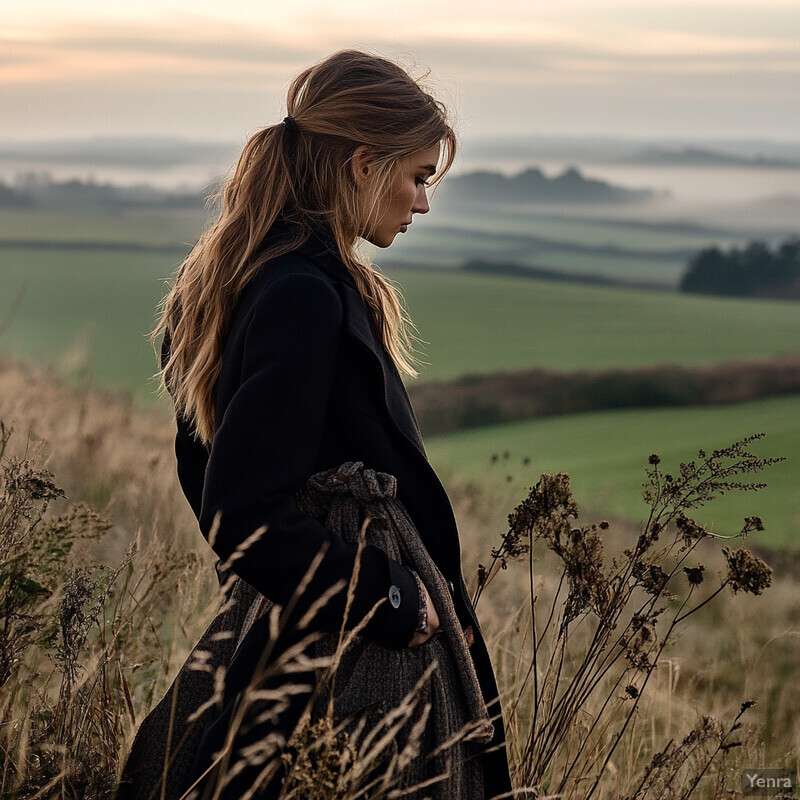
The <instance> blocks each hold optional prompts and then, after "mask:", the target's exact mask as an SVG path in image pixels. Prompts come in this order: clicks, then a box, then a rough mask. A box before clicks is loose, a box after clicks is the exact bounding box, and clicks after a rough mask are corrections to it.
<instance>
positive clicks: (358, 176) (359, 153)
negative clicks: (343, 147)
mask: <svg viewBox="0 0 800 800" xmlns="http://www.w3.org/2000/svg"><path fill="white" fill-rule="evenodd" d="M350 168H351V170H352V172H353V180H354V181H355V182H356V184H361V183H363V182H364V181H366V180H369V179H370V178H372V173H373V170H374V166H373V154H372V149H371V148H370V147H368V146H367V145H365V144H362V145H359V146H358V147H357V148H356V149H355V150H354V152H353V157H352V158H351V159H350Z"/></svg>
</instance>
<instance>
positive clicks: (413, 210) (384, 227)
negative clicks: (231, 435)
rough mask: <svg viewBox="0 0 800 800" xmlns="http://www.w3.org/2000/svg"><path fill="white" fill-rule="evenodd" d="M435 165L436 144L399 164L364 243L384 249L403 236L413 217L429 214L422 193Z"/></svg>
mask: <svg viewBox="0 0 800 800" xmlns="http://www.w3.org/2000/svg"><path fill="white" fill-rule="evenodd" d="M438 161H439V145H438V144H437V145H436V146H435V147H430V148H427V149H426V150H417V152H416V153H412V154H411V155H409V156H406V157H405V158H402V159H401V160H400V163H399V165H398V169H397V172H396V173H395V176H394V179H393V180H392V181H391V183H390V185H389V188H388V190H387V191H386V193H385V194H384V196H383V197H382V198H381V199H380V200H379V201H378V204H377V206H376V208H375V215H374V218H375V221H374V222H373V223H372V224H370V225H369V226H368V230H367V232H366V234H365V235H364V238H365V239H366V240H367V241H368V242H370V243H371V244H374V245H375V246H376V247H388V246H389V245H390V244H391V243H392V242H393V241H394V237H395V236H397V234H398V233H405V232H406V229H407V227H408V226H409V225H410V224H411V218H412V215H413V214H427V213H428V211H430V206H429V205H428V196H427V193H426V189H427V186H428V180H429V179H430V177H431V176H432V175H433V174H434V173H435V172H436V165H437V163H438Z"/></svg>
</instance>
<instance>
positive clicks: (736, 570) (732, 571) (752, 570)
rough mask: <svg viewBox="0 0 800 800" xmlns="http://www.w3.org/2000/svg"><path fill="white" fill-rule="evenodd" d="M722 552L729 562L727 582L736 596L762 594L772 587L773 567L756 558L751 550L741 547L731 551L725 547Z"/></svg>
mask: <svg viewBox="0 0 800 800" xmlns="http://www.w3.org/2000/svg"><path fill="white" fill-rule="evenodd" d="M722 552H723V553H724V554H725V559H726V561H727V562H728V576H727V579H726V580H727V582H728V583H729V584H730V587H731V590H732V591H733V593H734V594H736V593H737V592H750V593H751V594H761V593H762V592H763V591H764V589H767V588H769V587H770V586H771V585H772V567H770V566H769V565H768V564H766V563H765V562H764V561H762V560H761V559H760V558H757V557H756V556H754V555H753V554H752V553H751V552H750V551H749V550H747V549H746V548H744V547H740V548H739V549H738V550H731V549H730V548H728V547H723V548H722Z"/></svg>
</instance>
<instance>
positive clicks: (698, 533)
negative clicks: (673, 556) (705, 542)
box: [675, 513, 708, 547]
mask: <svg viewBox="0 0 800 800" xmlns="http://www.w3.org/2000/svg"><path fill="white" fill-rule="evenodd" d="M675 526H676V527H677V528H678V533H679V534H680V536H681V539H682V540H683V544H684V547H691V546H692V545H693V544H694V543H695V542H696V541H697V540H698V539H702V538H703V537H704V536H708V531H707V530H706V529H705V528H704V527H703V526H702V525H699V524H698V523H696V522H695V521H694V520H693V519H690V518H689V517H687V516H686V515H685V514H682V513H681V514H678V516H677V517H676V518H675Z"/></svg>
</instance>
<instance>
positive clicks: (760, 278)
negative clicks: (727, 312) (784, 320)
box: [680, 236, 800, 299]
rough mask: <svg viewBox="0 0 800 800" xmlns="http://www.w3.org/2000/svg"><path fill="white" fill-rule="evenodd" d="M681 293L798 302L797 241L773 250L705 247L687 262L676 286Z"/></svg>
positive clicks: (758, 245)
mask: <svg viewBox="0 0 800 800" xmlns="http://www.w3.org/2000/svg"><path fill="white" fill-rule="evenodd" d="M680 290H681V291H682V292H695V293H698V294H719V295H728V296H734V297H777V298H786V299H800V237H797V236H792V237H790V238H789V239H787V240H786V241H785V242H783V244H781V245H779V246H777V247H776V248H775V250H772V249H770V247H769V245H768V244H767V243H766V242H764V241H761V240H755V241H752V242H749V243H748V244H747V245H746V246H745V247H744V248H743V249H740V248H737V247H733V248H731V249H730V250H729V251H728V252H727V253H725V252H723V251H722V250H720V249H719V248H718V247H716V246H715V247H707V248H705V249H703V250H701V251H700V252H699V253H697V255H696V256H694V258H692V260H691V261H690V262H689V264H688V266H687V268H686V271H685V272H684V274H683V277H682V278H681V282H680Z"/></svg>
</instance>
